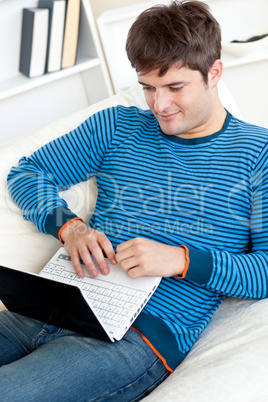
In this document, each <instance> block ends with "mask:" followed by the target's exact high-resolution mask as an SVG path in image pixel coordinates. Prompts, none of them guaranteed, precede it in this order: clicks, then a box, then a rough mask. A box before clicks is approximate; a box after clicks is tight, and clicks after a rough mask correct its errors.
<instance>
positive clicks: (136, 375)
mask: <svg viewBox="0 0 268 402" xmlns="http://www.w3.org/2000/svg"><path fill="white" fill-rule="evenodd" d="M168 374H169V372H168V371H167V370H166V369H165V367H164V365H163V363H162V362H161V360H160V359H159V358H158V357H157V356H156V355H155V353H154V352H153V351H152V350H151V348H150V347H149V346H148V345H147V344H146V343H145V342H144V341H143V340H142V338H141V336H140V335H139V334H138V333H137V332H135V331H133V330H131V329H130V330H129V331H128V332H127V333H126V335H125V336H124V338H123V339H122V340H121V341H119V342H115V343H109V342H105V341H101V340H97V339H93V338H89V337H85V336H82V335H80V334H77V333H75V332H72V331H68V330H66V329H62V328H58V327H55V326H53V325H50V324H45V323H43V322H40V321H37V320H33V319H31V318H27V317H24V316H21V315H18V314H13V313H10V312H8V311H2V312H0V395H1V401H2V402H4V401H8V402H10V401H12V402H15V401H19V402H23V401H25V402H26V401H27V402H30V401H34V402H38V401H40V402H45V401H49V402H53V401H66V402H67V401H75V402H79V401H124V402H126V401H138V400H140V399H142V398H143V397H144V396H146V395H148V394H149V393H150V392H151V391H152V390H153V389H154V388H156V387H157V386H158V385H159V384H160V383H161V382H162V381H164V379H165V378H166V377H167V376H168Z"/></svg>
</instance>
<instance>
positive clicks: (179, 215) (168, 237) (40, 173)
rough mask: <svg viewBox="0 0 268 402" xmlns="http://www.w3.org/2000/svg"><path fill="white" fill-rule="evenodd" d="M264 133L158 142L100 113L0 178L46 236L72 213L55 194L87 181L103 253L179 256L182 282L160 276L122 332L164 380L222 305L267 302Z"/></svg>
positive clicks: (153, 132) (143, 120)
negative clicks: (228, 300) (149, 251)
mask: <svg viewBox="0 0 268 402" xmlns="http://www.w3.org/2000/svg"><path fill="white" fill-rule="evenodd" d="M267 151H268V130H266V129H263V128H260V127H257V126H253V125H249V124H247V123H245V122H242V121H240V120H237V119H236V118H235V117H233V116H232V115H231V114H229V113H227V117H226V120H225V123H224V126H223V127H222V129H221V130H220V131H219V132H217V133H214V134H211V135H209V136H207V137H202V138H193V139H182V138H180V137H176V136H168V135H166V134H164V133H163V132H162V131H161V129H160V127H159V125H158V122H157V120H156V119H155V117H154V116H153V114H152V113H151V112H150V111H149V110H148V111H144V110H140V109H138V108H136V107H130V108H125V107H122V106H118V107H115V108H110V109H106V110H103V111H101V112H99V113H97V114H95V115H93V116H91V117H90V118H88V119H87V120H86V121H85V122H84V123H82V124H81V125H80V126H79V127H78V128H76V129H75V130H73V131H71V132H70V133H68V134H66V135H64V136H62V137H60V138H58V139H56V140H54V141H52V142H51V143H49V144H47V145H45V146H44V147H42V148H41V149H39V150H38V151H36V152H35V153H34V154H33V155H32V156H30V157H29V158H25V157H24V158H22V159H21V160H20V162H19V166H18V167H13V168H12V169H11V172H10V174H9V176H8V187H9V191H10V193H11V195H12V197H13V198H14V200H15V201H16V202H17V204H18V205H19V207H20V208H21V209H22V211H23V214H24V217H25V219H27V220H30V221H32V222H34V223H35V224H36V226H37V227H38V229H39V230H40V231H42V232H44V233H48V234H52V235H53V236H55V237H58V231H59V229H60V227H61V226H62V225H63V224H64V223H65V222H67V221H68V220H70V219H72V218H73V217H74V216H75V215H74V213H73V212H71V211H70V210H69V208H68V206H67V204H66V202H65V201H64V200H63V199H62V198H60V197H59V195H58V192H59V191H61V190H64V189H67V188H69V187H70V186H72V185H74V184H75V183H78V182H81V181H85V180H88V179H90V178H91V177H93V176H94V177H96V180H97V185H98V199H97V204H96V208H95V212H94V214H93V216H92V218H91V220H90V222H89V225H90V226H91V227H94V228H96V229H98V230H101V231H103V232H104V233H105V234H106V235H107V236H108V238H109V239H110V240H111V242H112V244H113V246H114V247H116V246H117V245H118V244H120V243H122V242H124V241H126V240H128V239H131V238H134V237H138V236H139V237H146V238H149V239H152V240H155V241H158V242H161V243H165V244H171V245H174V246H179V245H181V244H185V245H186V246H187V247H188V249H189V256H190V265H189V269H188V271H187V274H186V277H185V279H177V278H176V277H171V278H163V279H162V281H161V283H160V285H159V287H158V289H157V291H156V292H155V294H154V295H153V297H152V298H151V300H150V301H149V302H148V304H147V305H146V307H145V308H144V310H143V312H142V313H141V314H140V315H139V317H138V318H137V319H136V321H135V322H134V324H133V327H134V329H136V330H138V331H139V332H141V333H142V334H143V336H144V339H146V340H147V341H148V343H149V344H150V345H151V346H152V347H153V348H154V350H156V351H157V353H158V354H159V355H160V356H161V358H162V360H163V362H164V363H165V365H166V367H167V368H168V369H170V370H171V371H172V370H173V369H174V368H175V367H176V366H177V365H178V364H179V363H180V362H181V361H182V359H183V358H184V357H185V355H186V354H187V353H188V352H189V350H190V349H191V347H192V345H193V344H194V342H195V341H196V339H197V337H198V336H199V334H200V333H201V331H202V330H203V329H204V328H205V326H206V325H207V324H208V322H209V320H210V318H211V317H212V315H213V313H214V311H215V310H216V309H217V307H218V306H219V305H220V303H221V302H222V300H223V299H224V297H225V296H234V297H243V298H256V299H260V298H265V297H267V290H268V287H267V283H268V252H267V251H268V197H267V191H268V174H267V164H268V157H267Z"/></svg>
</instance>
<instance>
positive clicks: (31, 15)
mask: <svg viewBox="0 0 268 402" xmlns="http://www.w3.org/2000/svg"><path fill="white" fill-rule="evenodd" d="M22 12H23V14H22V33H21V48H20V65H19V71H20V72H21V73H23V74H25V75H26V76H27V77H30V78H32V77H37V76H40V75H43V74H45V73H51V72H54V71H59V70H60V69H62V68H67V67H71V66H73V65H75V63H76V56H77V45H78V33H79V20H80V0H39V1H38V6H37V7H34V8H24V9H23V10H22Z"/></svg>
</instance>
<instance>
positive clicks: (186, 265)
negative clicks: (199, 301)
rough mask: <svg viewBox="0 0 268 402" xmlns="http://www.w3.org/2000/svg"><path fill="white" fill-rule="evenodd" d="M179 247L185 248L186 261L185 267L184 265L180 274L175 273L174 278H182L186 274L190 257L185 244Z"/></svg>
mask: <svg viewBox="0 0 268 402" xmlns="http://www.w3.org/2000/svg"><path fill="white" fill-rule="evenodd" d="M180 247H182V248H184V250H185V258H186V263H185V267H184V270H183V272H182V274H181V275H175V278H179V279H184V278H185V276H186V274H187V271H188V268H189V265H190V257H189V250H188V248H187V247H186V246H184V245H183V244H182V245H181V246H180Z"/></svg>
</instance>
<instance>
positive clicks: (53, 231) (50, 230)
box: [45, 206, 77, 240]
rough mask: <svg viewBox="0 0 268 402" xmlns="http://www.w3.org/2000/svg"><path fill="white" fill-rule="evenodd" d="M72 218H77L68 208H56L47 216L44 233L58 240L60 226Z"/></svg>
mask: <svg viewBox="0 0 268 402" xmlns="http://www.w3.org/2000/svg"><path fill="white" fill-rule="evenodd" d="M74 218H77V216H76V215H75V214H74V213H73V212H72V211H70V210H69V209H68V208H65V207H63V206H60V207H57V208H55V209H53V210H52V211H50V213H49V214H48V215H47V217H46V221H45V231H46V233H47V234H50V235H52V236H54V237H55V238H56V239H57V240H59V231H60V229H61V228H62V226H63V225H65V224H66V223H67V222H69V221H70V220H72V219H74Z"/></svg>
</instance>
